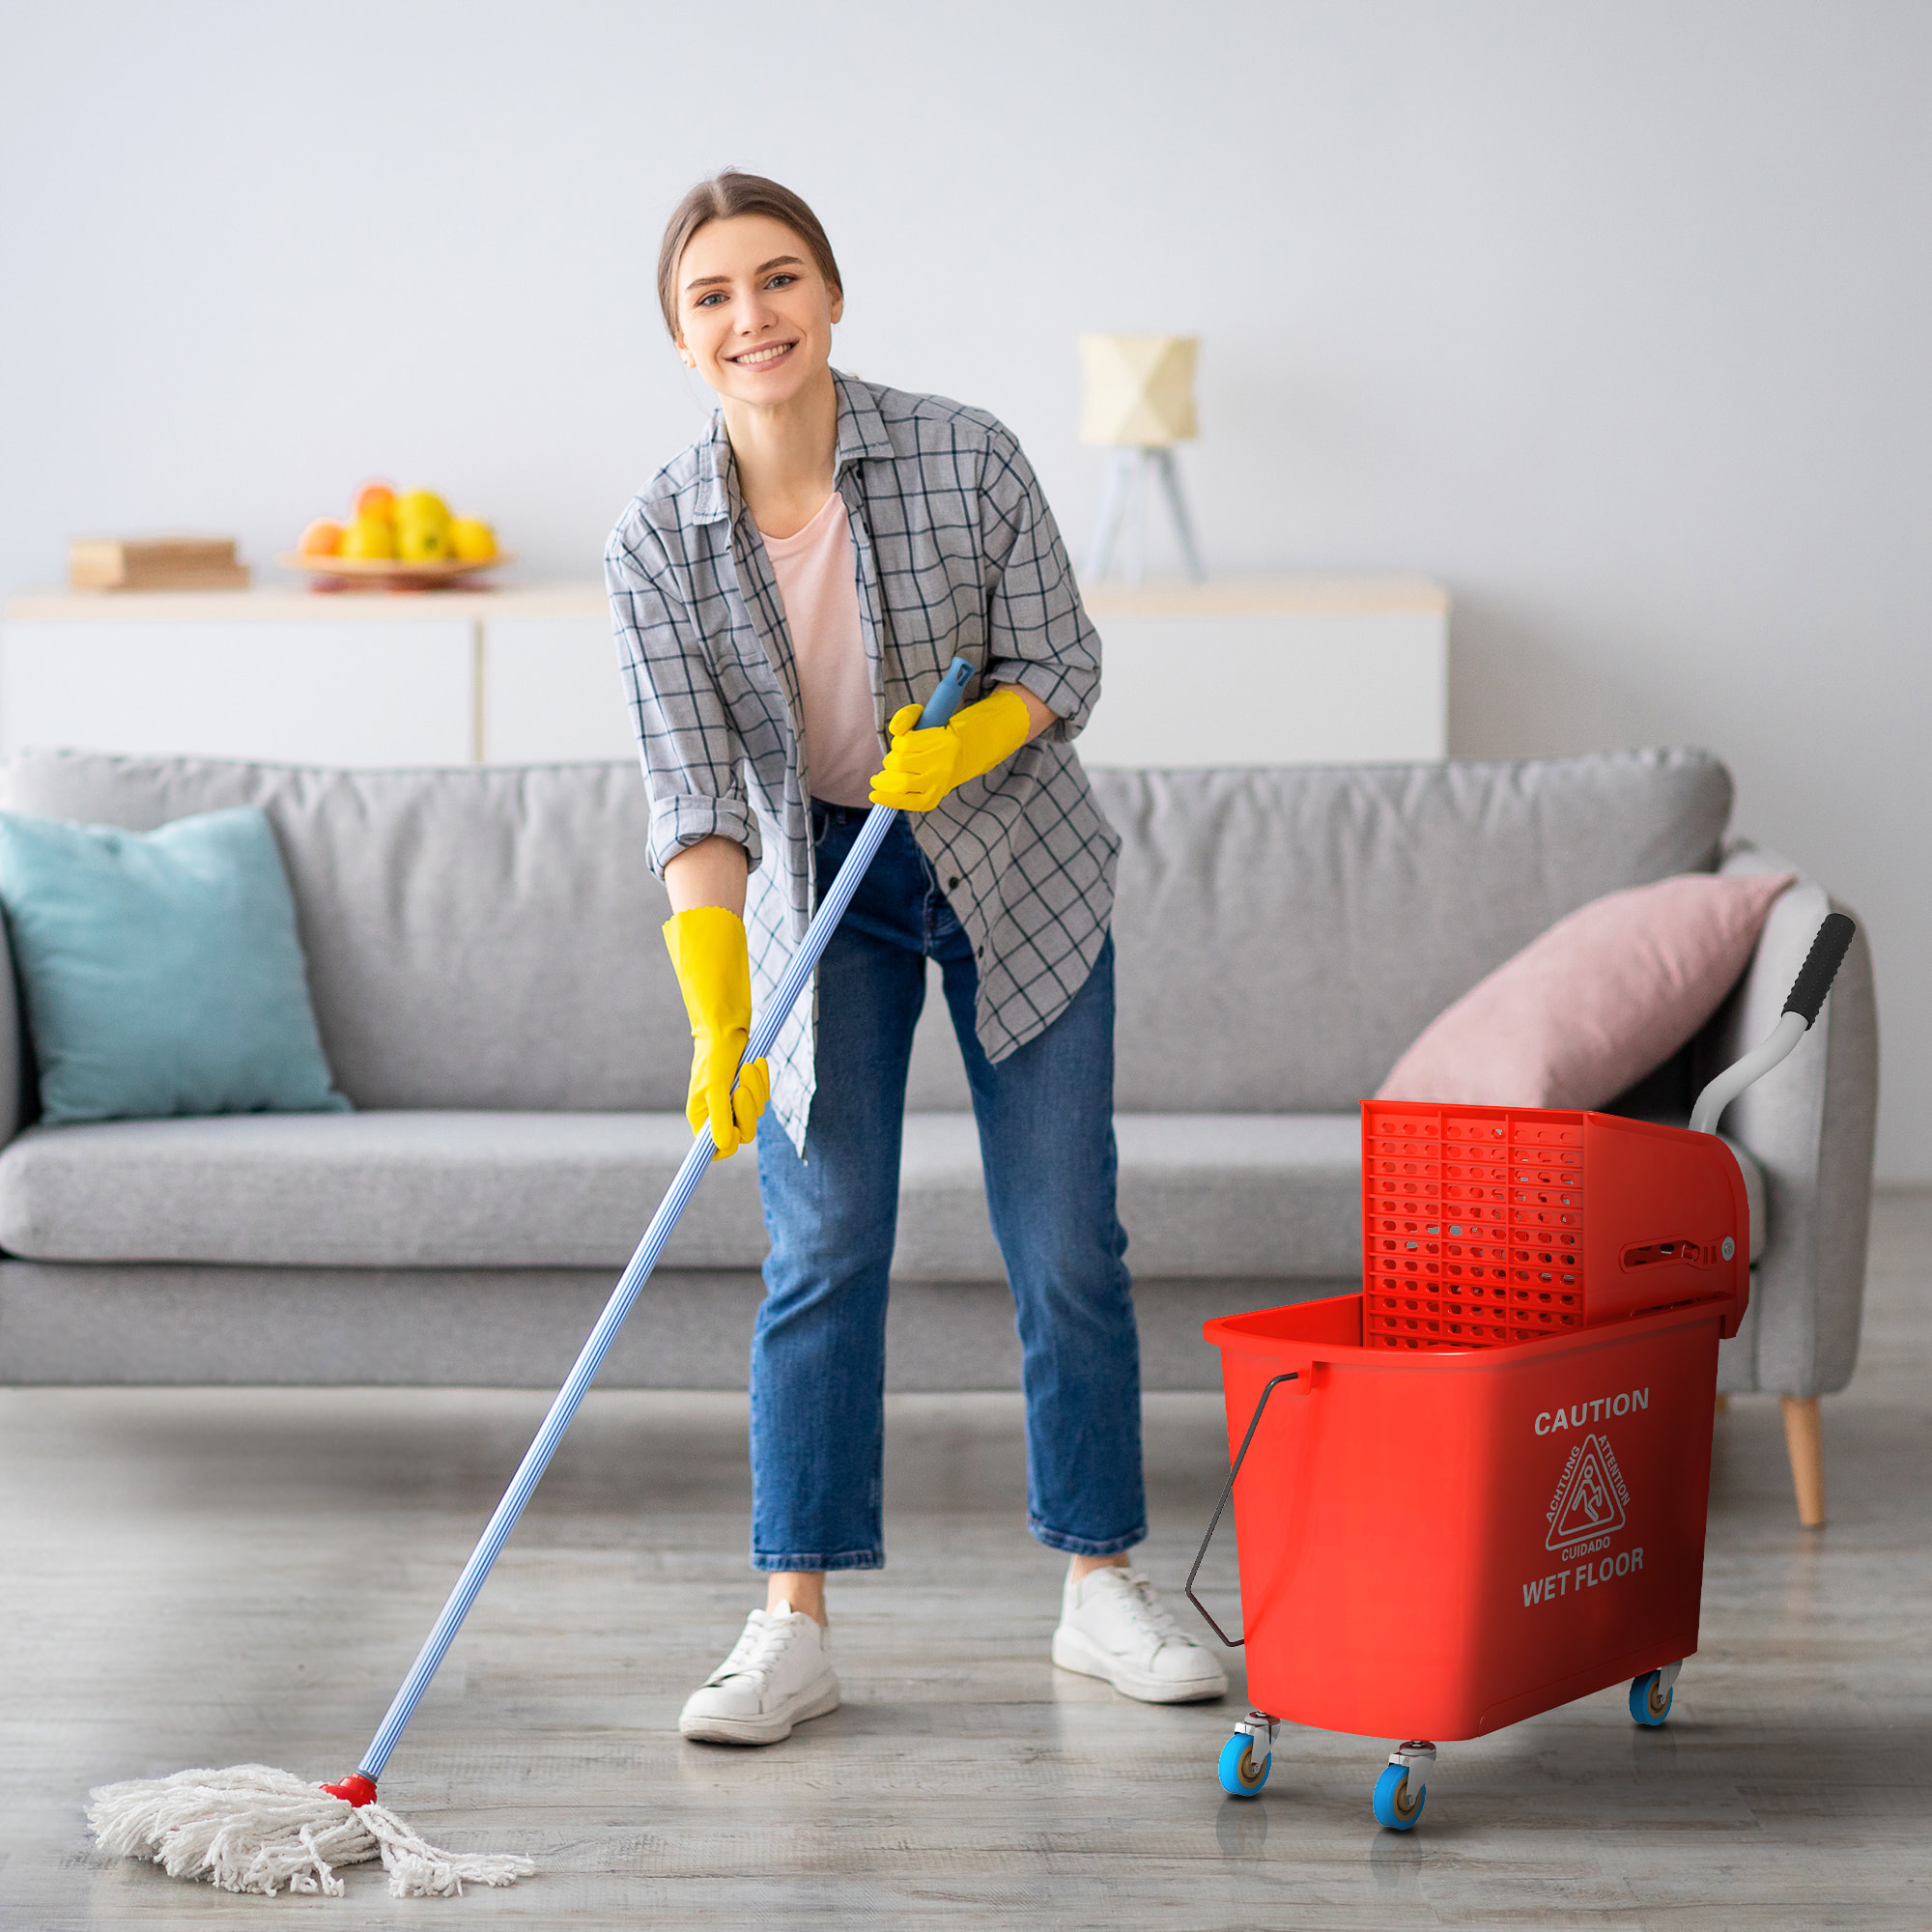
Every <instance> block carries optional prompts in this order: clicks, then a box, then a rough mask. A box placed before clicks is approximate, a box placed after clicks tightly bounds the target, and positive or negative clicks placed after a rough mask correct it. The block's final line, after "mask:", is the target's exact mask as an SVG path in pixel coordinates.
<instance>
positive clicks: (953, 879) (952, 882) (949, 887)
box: [946, 872, 959, 893]
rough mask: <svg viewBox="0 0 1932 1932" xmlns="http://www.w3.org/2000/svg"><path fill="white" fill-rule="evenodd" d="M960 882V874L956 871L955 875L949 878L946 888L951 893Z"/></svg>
mask: <svg viewBox="0 0 1932 1932" xmlns="http://www.w3.org/2000/svg"><path fill="white" fill-rule="evenodd" d="M958 883H959V874H958V873H957V872H954V873H953V875H952V877H951V878H950V879H948V880H947V882H946V890H947V891H948V892H949V893H950V892H951V891H952V889H953V887H954V886H956V885H957V884H958Z"/></svg>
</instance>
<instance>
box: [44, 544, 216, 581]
mask: <svg viewBox="0 0 1932 1932" xmlns="http://www.w3.org/2000/svg"><path fill="white" fill-rule="evenodd" d="M67 581H68V582H69V583H70V584H71V586H72V587H73V588H74V589H75V590H245V589H246V588H247V587H248V566H247V565H246V564H245V563H241V562H238V561H237V560H236V556H235V539H234V538H233V537H76V538H75V539H74V540H73V541H72V542H71V544H69V545H68V547H67Z"/></svg>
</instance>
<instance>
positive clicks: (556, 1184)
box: [0, 1112, 1359, 1281]
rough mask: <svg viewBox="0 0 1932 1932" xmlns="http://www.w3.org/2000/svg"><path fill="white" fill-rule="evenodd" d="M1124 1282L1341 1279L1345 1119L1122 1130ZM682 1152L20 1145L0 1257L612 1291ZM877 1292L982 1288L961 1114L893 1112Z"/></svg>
mask: <svg viewBox="0 0 1932 1932" xmlns="http://www.w3.org/2000/svg"><path fill="white" fill-rule="evenodd" d="M1118 1133H1119V1140H1120V1147H1121V1212H1122V1220H1123V1221H1124V1222H1125V1224H1126V1226H1127V1229H1128V1233H1129V1236H1130V1238H1131V1241H1132V1246H1131V1248H1130V1249H1129V1252H1128V1257H1127V1260H1128V1264H1129V1265H1130V1266H1131V1267H1133V1268H1135V1269H1136V1270H1138V1271H1139V1272H1141V1273H1144V1274H1150V1275H1167V1274H1175V1275H1214V1274H1219V1275H1249V1276H1266V1275H1298V1276H1322V1275H1331V1274H1343V1275H1346V1274H1349V1273H1350V1272H1352V1271H1353V1269H1354V1268H1355V1266H1356V1259H1355V1258H1356V1254H1357V1251H1358V1250H1357V1243H1358V1241H1359V1236H1358V1233H1357V1230H1356V1224H1355V1223H1356V1212H1357V1209H1356V1201H1357V1178H1356V1177H1357V1166H1358V1155H1357V1144H1358V1129H1357V1126H1356V1122H1355V1121H1354V1120H1353V1118H1350V1117H1343V1118H1337V1119H1331V1120H1305V1119H1304V1120H1296V1119H1292V1118H1291V1119H1274V1120H1269V1119H1249V1120H1237V1119H1228V1118H1218V1119H1217V1118H1208V1119H1194V1118H1190V1117H1188V1116H1184V1115H1179V1116H1177V1115H1163V1116H1154V1117H1147V1116H1143V1117H1139V1118H1135V1117H1132V1116H1128V1117H1123V1118H1122V1120H1121V1121H1120V1122H1119V1123H1118ZM690 1145H691V1130H690V1128H689V1127H688V1126H687V1125H686V1124H685V1122H684V1118H683V1116H682V1115H679V1114H557V1115H532V1114H502V1113H496V1114H489V1113H433V1112H422V1113H363V1114H354V1115H345V1116H335V1117H328V1118H323V1117H298V1116H285V1117H277V1118H257V1119H252V1120H246V1121H241V1120H204V1121H153V1122H149V1121H129V1122H105V1123H102V1124H100V1125H99V1126H75V1127H57V1128H46V1127H36V1128H30V1129H29V1130H28V1131H27V1132H26V1133H25V1134H23V1135H21V1136H20V1138H19V1139H18V1140H16V1141H14V1143H13V1145H12V1146H11V1147H9V1148H8V1149H7V1150H6V1151H5V1152H4V1153H3V1154H0V1247H4V1248H5V1249H6V1250H7V1251H8V1252H9V1253H12V1254H14V1255H20V1256H25V1257H29V1258H32V1259H34V1260H40V1261H87V1262H203V1263H232V1264H257V1265H261V1264H277V1263H280V1264H292V1265H304V1266H369V1267H374V1266H382V1267H591V1266H605V1267H609V1268H611V1269H612V1270H613V1271H614V1270H615V1269H617V1268H619V1267H621V1266H622V1264H624V1263H625V1262H626V1261H627V1260H628V1259H629V1258H630V1254H631V1251H632V1249H633V1248H634V1247H635V1245H636V1244H637V1241H638V1238H639V1236H640V1235H641V1234H642V1232H643V1229H644V1226H645V1223H646V1222H647V1221H648V1220H649V1218H650V1215H651V1213H652V1210H653V1209H654V1208H656V1206H657V1203H658V1199H659V1197H660V1196H661V1195H662V1193H663V1191H664V1189H665V1188H666V1187H667V1186H668V1185H669V1182H670V1179H671V1176H672V1175H673V1173H675V1171H676V1168H677V1164H678V1162H679V1161H681V1160H682V1159H683V1158H684V1155H685V1151H686V1150H687V1149H688V1148H689V1147H690ZM765 1252H766V1242H765V1234H764V1226H763V1223H762V1221H761V1219H760V1216H759V1210H758V1190H757V1169H756V1167H755V1165H754V1164H753V1160H752V1159H750V1158H747V1157H746V1155H744V1154H738V1155H734V1156H733V1157H732V1158H731V1159H730V1160H728V1161H721V1162H719V1163H718V1164H717V1165H716V1166H715V1167H714V1168H713V1169H712V1172H711V1173H710V1174H709V1175H708V1176H707V1177H706V1178H705V1181H704V1184H703V1186H702V1187H700V1188H699V1189H698V1191H697V1193H696V1195H695V1196H694V1197H693V1200H692V1203H691V1206H690V1207H689V1208H687V1209H686V1210H685V1213H684V1218H683V1219H682V1220H681V1221H680V1222H679V1223H678V1227H677V1231H676V1233H675V1234H674V1235H673V1236H672V1237H671V1240H670V1244H669V1246H668V1249H667V1250H666V1254H665V1263H666V1265H668V1266H674V1267H755V1266H757V1265H758V1264H760V1263H761V1262H762V1261H763V1260H764V1257H765ZM896 1268H897V1271H898V1272H900V1273H902V1274H904V1275H906V1276H908V1277H911V1278H915V1279H924V1280H939V1281H976V1280H980V1281H984V1280H992V1281H998V1280H1002V1279H1004V1275H1005V1271H1004V1269H1003V1268H1002V1266H1001V1264H1000V1257H999V1250H998V1249H997V1248H996V1247H995V1246H994V1243H993V1237H992V1234H991V1232H990V1230H989V1228H988V1226H987V1218H986V1205H985V1198H984V1195H983V1192H982V1191H981V1184H980V1152H979V1140H978V1136H977V1134H976V1131H975V1129H974V1125H973V1122H972V1118H971V1117H970V1116H945V1115H913V1116H910V1117H908V1119H907V1122H906V1143H905V1153H904V1159H903V1161H902V1164H901V1185H900V1215H899V1245H898V1259H897V1264H896Z"/></svg>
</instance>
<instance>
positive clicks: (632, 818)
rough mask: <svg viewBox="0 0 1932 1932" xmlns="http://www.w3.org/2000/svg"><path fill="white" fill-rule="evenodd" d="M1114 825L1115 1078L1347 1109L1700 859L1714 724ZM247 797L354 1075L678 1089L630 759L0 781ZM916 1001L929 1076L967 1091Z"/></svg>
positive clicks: (19, 785) (79, 767)
mask: <svg viewBox="0 0 1932 1932" xmlns="http://www.w3.org/2000/svg"><path fill="white" fill-rule="evenodd" d="M1092 776H1093V781H1094V791H1095V793H1096V795H1097V797H1098V799H1099V802H1100V806H1101V809H1102V810H1104V811H1105V812H1106V814H1107V816H1108V817H1109V818H1110V819H1111V820H1112V821H1113V823H1114V826H1115V828H1116V829H1117V830H1118V831H1119V833H1120V834H1121V838H1122V849H1121V859H1120V875H1119V898H1118V904H1117V907H1116V912H1115V919H1114V932H1115V939H1116V943H1117V947H1118V952H1119V1026H1118V1035H1117V1045H1118V1051H1117V1060H1118V1067H1119V1076H1118V1087H1117V1090H1116V1102H1117V1104H1118V1105H1119V1106H1120V1107H1121V1108H1122V1109H1123V1110H1125V1111H1127V1112H1133V1113H1149V1114H1154V1113H1176V1114H1201V1113H1220V1112H1228V1113H1240V1114H1334V1113H1352V1110H1353V1108H1354V1105H1355V1102H1356V1101H1357V1100H1358V1099H1360V1098H1361V1097H1362V1096H1363V1095H1364V1094H1373V1093H1374V1092H1375V1091H1376V1089H1377V1088H1378V1086H1379V1085H1380V1084H1381V1082H1382V1079H1383V1076H1384V1075H1385V1074H1386V1073H1387V1072H1388V1070H1389V1068H1390V1067H1391V1066H1393V1065H1395V1063H1396V1060H1397V1058H1398V1057H1399V1056H1400V1054H1401V1053H1402V1051H1403V1049H1404V1048H1405V1047H1406V1046H1407V1044H1408V1043H1409V1041H1410V1040H1412V1039H1413V1038H1414V1037H1416V1035H1417V1034H1419V1033H1420V1032H1421V1031H1422V1029H1423V1027H1424V1026H1426V1025H1427V1024H1428V1022H1429V1021H1430V1020H1431V1019H1433V1018H1434V1017H1435V1015H1436V1014H1437V1013H1438V1012H1440V1011H1441V1010H1442V1009H1444V1008H1445V1007H1447V1006H1448V1005H1449V1004H1450V1003H1451V1002H1452V1001H1454V1000H1456V999H1458V998H1460V997H1461V996H1462V995H1463V993H1465V992H1467V991H1468V989H1469V988H1470V987H1471V986H1473V985H1474V984H1475V983H1476V981H1477V980H1481V979H1482V978H1483V977H1484V975H1485V974H1487V973H1489V972H1491V971H1492V970H1493V969H1494V968H1495V967H1497V966H1499V965H1501V964H1502V962H1503V961H1504V960H1505V959H1507V958H1508V957H1509V956H1510V955H1511V954H1512V953H1514V952H1519V951H1520V949H1521V948H1522V947H1524V946H1526V945H1527V944H1528V943H1529V942H1530V941H1531V940H1532V939H1533V938H1535V936H1536V935H1537V934H1538V933H1539V932H1541V931H1543V930H1544V929H1545V928H1546V927H1547V926H1548V925H1551V924H1553V923H1555V922H1556V921H1557V920H1558V919H1560V918H1562V916H1563V915H1564V914H1565V913H1568V912H1573V911H1575V910H1576V908H1577V907H1578V906H1580V905H1582V904H1584V903H1585V902H1586V901H1587V900H1590V899H1593V898H1598V897H1601V896H1602V895H1604V894H1605V893H1609V892H1614V891H1616V890H1617V889H1618V888H1619V887H1623V886H1638V885H1648V884H1650V883H1651V882H1653V881H1654V880H1658V879H1662V878H1666V877H1668V876H1669V875H1670V874H1671V873H1673V872H1693V871H1708V870H1710V869H1711V868H1712V867H1714V866H1715V864H1716V863H1717V858H1718V849H1719V838H1720V837H1721V835H1722V832H1723V829H1724V823H1725V820H1726V818H1727V817H1728V815H1729V811H1730V800H1731V785H1730V780H1729V778H1728V776H1727V775H1726V773H1725V771H1724V768H1723V767H1722V765H1720V764H1719V762H1718V761H1717V760H1716V759H1715V758H1713V757H1711V756H1710V755H1709V754H1708V753H1702V752H1688V751H1668V752H1640V753H1608V754H1605V755H1601V756H1588V757H1576V758H1552V759H1543V760H1526V761H1522V762H1519V763H1512V764H1474V763H1445V764H1435V765H1386V766H1334V767H1322V766H1308V767H1301V766H1285V767H1279V768H1276V767H1268V768H1260V769H1253V770H1218V771H1173V772H1162V771H1125V770H1122V771H1096V772H1094V774H1093V775H1092ZM251 804H252V805H260V806H261V807H262V808H263V810H266V811H267V812H268V814H269V816H270V820H271V821H272V823H273V824H274V827H275V832H276V835H277V838H279V840H280V843H281V847H282V852H283V856H284V858H285V859H286V861H287V864H288V869H289V878H290V883H291V885H292V886H293V888H294V890H295V895H296V906H297V912H298V922H299V925H300V931H301V938H302V944H303V947H304V949H305V951H306V952H307V954H308V961H309V974H310V983H311V987H312V990H313V993H314V996H315V1006H316V1016H317V1019H318V1021H319V1023H320V1026H321V1029H322V1037H323V1044H324V1046H325V1048H326V1049H327V1054H328V1058H329V1064H330V1065H331V1066H332V1067H333V1068H334V1071H335V1075H336V1080H337V1084H338V1085H339V1086H340V1087H341V1088H342V1091H343V1092H344V1093H346V1094H348V1095H349V1097H350V1098H351V1099H352V1100H354V1101H355V1103H356V1105H357V1106H360V1107H364V1108H392V1107H425V1108H436V1107H444V1108H446V1107H465V1108H489V1109H524V1108H529V1109H535V1110H541V1109H554V1108H571V1109H580V1110H583V1111H606V1110H612V1111H614V1110H631V1109H638V1110H660V1109H661V1110H663V1111H666V1112H671V1111H674V1110H676V1109H678V1108H680V1107H682V1105H683V1101H684V1090H685V1075H686V1069H687V1065H688V1060H689V1036H688V1032H687V1026H686V1021H685V1017H684V1012H683V1009H682V1006H681V1005H680V1003H679V1000H678V994H677V986H676V982H675V980H674V979H673V977H672V975H671V973H670V971H669V968H668V961H667V960H666V959H665V956H664V947H663V943H662V941H661V940H660V939H659V937H658V931H657V928H658V926H659V925H660V924H662V923H663V922H664V920H665V919H666V917H667V916H668V910H669V908H668V904H667V902H666V899H665V895H664V892H663V889H662V887H660V886H659V885H658V884H657V882H656V881H655V880H654V879H652V877H651V876H650V872H649V869H648V867H646V865H645V862H644V850H645V829H646V823H647V820H648V816H649V813H648V806H647V801H646V799H645V795H644V787H643V781H642V779H641V778H640V776H639V773H638V771H637V769H636V768H635V767H634V766H631V765H625V764H588V765H537V766H502V767H488V766H485V767H477V768H452V769H442V770H430V771H413V772H359V771H358V772H336V771H323V770H310V769H305V768H301V767H292V766H280V765H246V764H233V763H225V762H222V761H219V760H213V759H196V758H130V757H112V756H108V755H105V754H101V753H22V754H20V755H18V756H16V757H14V758H12V759H10V760H9V761H8V763H7V765H6V767H5V768H4V771H0V807H7V808H11V809H12V810H18V811H31V812H40V813H43V814H44V815H47V816H50V817H56V818H80V819H87V820H90V821H94V822H98V823H104V824H114V825H125V826H128V827H130V828H132V829H134V830H137V831H139V830H146V829H148V828H150V827H152V826H156V825H159V824H162V823H164V822H165V821H166V820H168V819H171V818H179V817H182V816H184V815H185V814H186V813H188V812H194V811H206V810H213V809H215V808H217V807H220V806H229V805H251ZM943 1004H944V1003H943V1002H941V1001H939V1000H937V999H934V1000H930V1001H928V1008H929V1011H928V1014H927V1019H926V1023H925V1025H924V1026H923V1028H922V1037H921V1041H920V1046H919V1049H918V1051H917V1053H916V1055H915V1065H914V1077H913V1089H912V1105H913V1107H914V1108H915V1110H918V1111H940V1112H963V1111H964V1110H965V1107H966V1104H967V1102H966V1088H965V1079H964V1075H963V1073H962V1072H961V1070H960V1066H959V1057H958V1054H957V1052H956V1051H955V1050H954V1049H953V1048H952V1045H951V1044H950V1042H946V1041H944V1040H943V1039H942V1035H943V1034H944V1032H945V1020H944V1014H943V1011H942V1010H941V1009H942V1008H943Z"/></svg>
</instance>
